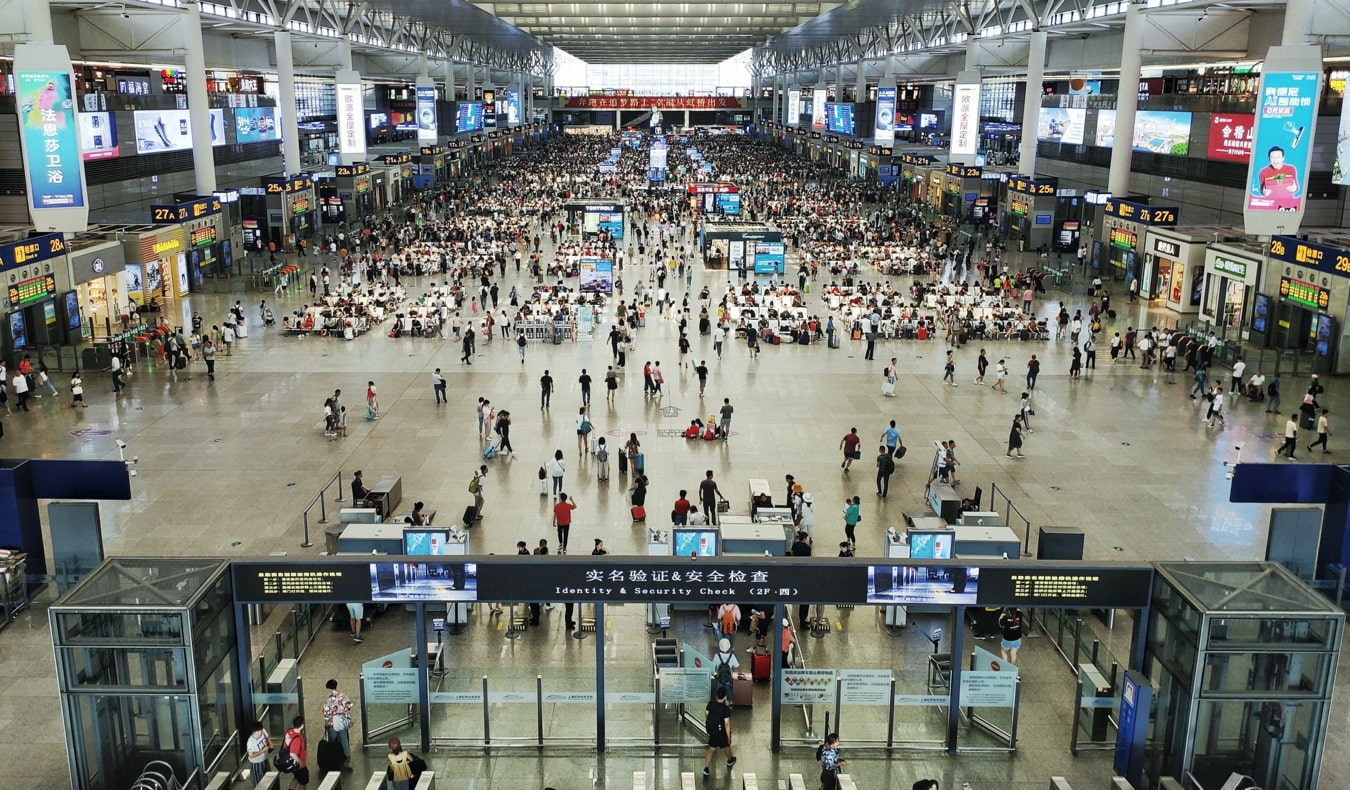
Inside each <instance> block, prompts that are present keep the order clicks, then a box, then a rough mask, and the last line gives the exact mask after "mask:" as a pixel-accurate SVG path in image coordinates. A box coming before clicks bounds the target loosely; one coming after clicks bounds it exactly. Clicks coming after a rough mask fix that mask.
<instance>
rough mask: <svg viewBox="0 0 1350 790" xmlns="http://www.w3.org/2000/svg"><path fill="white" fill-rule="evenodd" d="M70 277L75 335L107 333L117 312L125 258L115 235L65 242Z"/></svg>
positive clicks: (85, 336)
mask: <svg viewBox="0 0 1350 790" xmlns="http://www.w3.org/2000/svg"><path fill="white" fill-rule="evenodd" d="M67 255H68V257H69V259H70V281H71V284H72V285H73V286H74V288H75V299H76V302H77V307H78V310H79V314H80V316H81V317H82V320H81V322H80V327H79V336H80V337H82V338H91V337H95V336H98V335H100V334H101V336H102V337H104V338H107V337H111V336H112V334H113V322H114V321H117V320H118V316H120V315H121V305H122V304H124V303H123V302H121V294H122V285H121V278H122V275H123V272H125V271H126V265H127V258H126V254H125V252H124V250H123V248H122V243H121V242H119V241H117V240H116V239H106V238H92V239H91V238H79V237H77V238H75V239H73V240H71V241H70V242H68V253H67Z"/></svg>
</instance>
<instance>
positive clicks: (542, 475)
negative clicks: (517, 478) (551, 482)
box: [539, 466, 548, 480]
mask: <svg viewBox="0 0 1350 790" xmlns="http://www.w3.org/2000/svg"><path fill="white" fill-rule="evenodd" d="M539 479H540V480H546V479H548V471H547V470H545V469H544V467H542V466H541V467H539Z"/></svg>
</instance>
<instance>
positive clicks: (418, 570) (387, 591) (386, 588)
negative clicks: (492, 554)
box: [370, 561, 478, 602]
mask: <svg viewBox="0 0 1350 790" xmlns="http://www.w3.org/2000/svg"><path fill="white" fill-rule="evenodd" d="M370 600H372V601H375V602H380V601H391V602H392V601H469V602H472V601H476V600H478V563H476V562H443V561H442V562H425V561H423V562H377V563H371V565H370Z"/></svg>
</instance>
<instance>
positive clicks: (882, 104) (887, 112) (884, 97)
mask: <svg viewBox="0 0 1350 790" xmlns="http://www.w3.org/2000/svg"><path fill="white" fill-rule="evenodd" d="M873 134H874V136H875V137H876V141H877V145H890V144H892V143H894V142H895V86H893V85H892V86H890V87H885V88H881V87H879V88H877V119H876V128H875V129H874V130H873Z"/></svg>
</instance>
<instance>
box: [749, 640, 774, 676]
mask: <svg viewBox="0 0 1350 790" xmlns="http://www.w3.org/2000/svg"><path fill="white" fill-rule="evenodd" d="M772 672H773V661H771V660H770V659H769V651H768V648H762V647H760V648H755V652H754V653H752V654H751V656H750V675H751V676H752V677H754V679H755V680H756V681H761V680H768V679H769V675H770V674H771V673H772Z"/></svg>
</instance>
